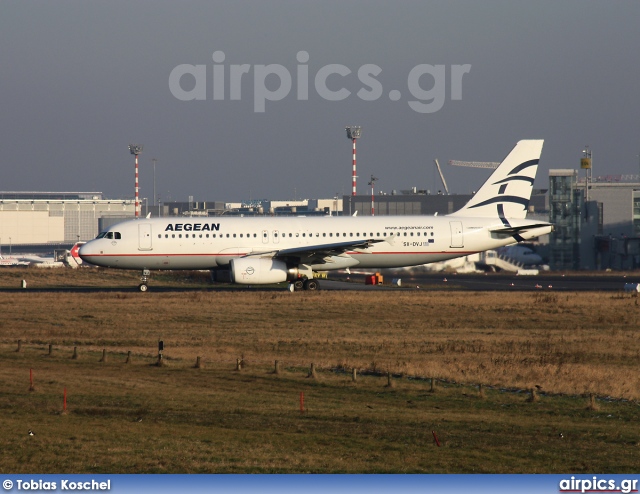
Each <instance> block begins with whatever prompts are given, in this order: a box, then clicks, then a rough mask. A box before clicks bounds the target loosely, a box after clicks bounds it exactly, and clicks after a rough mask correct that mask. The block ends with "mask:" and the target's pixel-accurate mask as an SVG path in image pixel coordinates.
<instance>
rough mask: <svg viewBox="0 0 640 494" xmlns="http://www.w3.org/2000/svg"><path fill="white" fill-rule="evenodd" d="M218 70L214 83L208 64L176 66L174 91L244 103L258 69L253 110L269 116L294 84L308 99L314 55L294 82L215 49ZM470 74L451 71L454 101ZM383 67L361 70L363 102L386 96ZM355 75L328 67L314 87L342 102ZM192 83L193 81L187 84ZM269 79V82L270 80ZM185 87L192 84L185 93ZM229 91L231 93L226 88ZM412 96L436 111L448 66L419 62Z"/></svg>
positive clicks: (462, 68) (184, 96) (303, 59)
mask: <svg viewBox="0 0 640 494" xmlns="http://www.w3.org/2000/svg"><path fill="white" fill-rule="evenodd" d="M212 59H213V68H212V70H211V79H209V75H208V70H207V65H205V64H200V65H191V64H181V65H177V66H176V67H174V68H173V70H172V71H171V73H170V74H169V90H170V91H171V94H172V95H173V96H174V97H175V98H176V99H179V100H180V101H193V100H196V101H205V100H207V99H208V98H209V96H208V93H209V91H210V89H209V88H212V99H213V101H224V100H226V99H229V101H239V100H241V99H242V94H243V93H242V86H243V76H245V75H246V77H245V82H244V86H245V87H246V85H247V82H246V79H249V78H251V71H253V111H254V112H256V113H264V112H265V111H266V102H267V101H282V100H283V99H285V98H286V97H287V96H289V94H290V93H291V90H292V88H293V86H294V83H295V88H296V91H295V96H296V99H297V100H298V101H306V100H308V99H309V88H310V84H311V83H310V81H309V79H310V76H309V65H308V62H309V53H308V52H306V51H299V52H298V53H297V56H296V60H297V61H298V64H297V65H296V70H295V81H294V77H293V76H292V75H291V72H290V71H289V69H287V68H286V67H285V66H284V65H281V64H277V63H272V64H268V65H262V64H256V65H250V64H230V65H228V66H227V65H225V63H224V62H225V59H226V55H225V54H224V52H222V51H215V52H213V55H212ZM469 72H471V64H464V65H451V66H450V68H449V87H450V98H451V100H461V99H462V78H463V76H464V75H465V74H468V73H469ZM381 73H382V68H381V67H380V66H378V65H376V64H372V63H369V64H364V65H362V66H360V67H359V68H358V70H357V71H356V74H357V80H358V82H359V83H360V84H361V86H360V89H359V90H358V91H357V93H356V95H357V96H358V98H360V99H361V100H363V101H376V100H378V99H380V98H381V97H382V95H383V93H384V89H383V87H382V83H381V82H380V81H379V80H378V79H377V77H378V76H379V75H380V74H381ZM353 77H354V76H353V74H352V70H351V69H350V68H349V67H347V66H345V65H342V64H336V63H332V64H328V65H324V66H322V67H320V69H318V71H317V72H316V73H315V76H314V77H313V88H314V89H315V91H316V93H317V94H318V96H320V97H321V98H322V99H324V100H326V101H342V100H345V99H347V98H348V97H349V96H351V91H349V90H348V89H346V88H345V87H344V86H345V82H348V79H349V78H350V79H352V78H353ZM187 80H188V81H187ZM268 80H269V82H268ZM183 83H185V85H189V86H191V88H190V89H185V88H184V87H183ZM227 87H228V90H227ZM406 89H408V91H409V93H410V95H411V98H414V99H409V100H408V101H407V104H408V105H409V107H410V108H411V109H412V110H413V111H415V112H418V113H435V112H437V111H439V110H440V109H441V108H442V107H443V106H444V103H445V100H446V96H447V66H446V65H431V64H426V63H424V64H419V65H416V66H415V67H413V68H412V69H411V70H410V71H409V74H408V75H407V88H406ZM387 95H388V97H389V99H390V100H391V101H399V100H401V99H402V92H401V91H400V90H398V89H395V88H394V89H392V90H390V91H388V93H387Z"/></svg>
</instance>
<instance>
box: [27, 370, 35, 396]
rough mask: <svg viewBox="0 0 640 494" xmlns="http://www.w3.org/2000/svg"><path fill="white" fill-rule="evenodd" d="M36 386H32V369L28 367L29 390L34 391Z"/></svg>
mask: <svg viewBox="0 0 640 494" xmlns="http://www.w3.org/2000/svg"><path fill="white" fill-rule="evenodd" d="M35 390H36V388H34V387H33V369H29V391H35Z"/></svg>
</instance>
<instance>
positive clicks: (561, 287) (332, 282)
mask: <svg viewBox="0 0 640 494" xmlns="http://www.w3.org/2000/svg"><path fill="white" fill-rule="evenodd" d="M394 278H395V279H399V280H400V286H399V287H398V286H397V285H393V284H392V283H391V282H392V279H394ZM394 278H392V277H391V276H389V275H387V276H386V277H385V284H384V285H366V284H365V282H364V280H365V275H364V274H351V275H347V274H332V276H331V278H330V279H328V280H319V285H320V289H321V290H357V291H389V290H398V289H401V290H428V291H529V292H533V291H572V292H582V291H609V292H621V291H623V290H624V286H625V284H626V283H640V274H638V273H633V274H629V275H625V274H621V273H620V274H610V273H607V274H602V275H596V274H549V273H545V274H542V275H538V276H518V275H515V274H502V273H488V274H423V275H410V276H409V275H406V276H402V275H397V276H396V277H394ZM283 290H286V288H284V287H282V286H261V285H253V286H239V285H229V284H224V283H220V284H204V283H203V284H202V285H200V286H192V287H184V286H179V285H177V284H176V286H157V285H156V286H154V283H153V276H152V277H151V278H150V280H149V291H151V292H160V293H167V292H168V293H170V292H195V291H213V292H215V291H283ZM24 291H27V292H36V293H38V292H49V293H60V292H62V293H64V292H66V293H96V292H123V291H132V292H138V288H137V285H132V286H131V287H130V288H126V287H125V288H123V287H100V286H95V287H63V286H61V287H42V288H35V287H27V288H26V289H22V288H20V287H15V288H0V292H5V293H6V292H24Z"/></svg>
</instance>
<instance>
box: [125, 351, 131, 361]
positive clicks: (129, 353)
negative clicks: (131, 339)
mask: <svg viewBox="0 0 640 494" xmlns="http://www.w3.org/2000/svg"><path fill="white" fill-rule="evenodd" d="M124 363H125V364H130V363H131V350H129V351H128V352H127V360H125V361H124Z"/></svg>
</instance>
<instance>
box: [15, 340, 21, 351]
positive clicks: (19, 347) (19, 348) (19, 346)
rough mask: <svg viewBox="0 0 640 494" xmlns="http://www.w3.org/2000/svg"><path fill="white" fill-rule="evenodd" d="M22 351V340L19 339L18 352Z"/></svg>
mask: <svg viewBox="0 0 640 494" xmlns="http://www.w3.org/2000/svg"><path fill="white" fill-rule="evenodd" d="M20 351H22V340H18V349H17V350H16V352H20Z"/></svg>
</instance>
